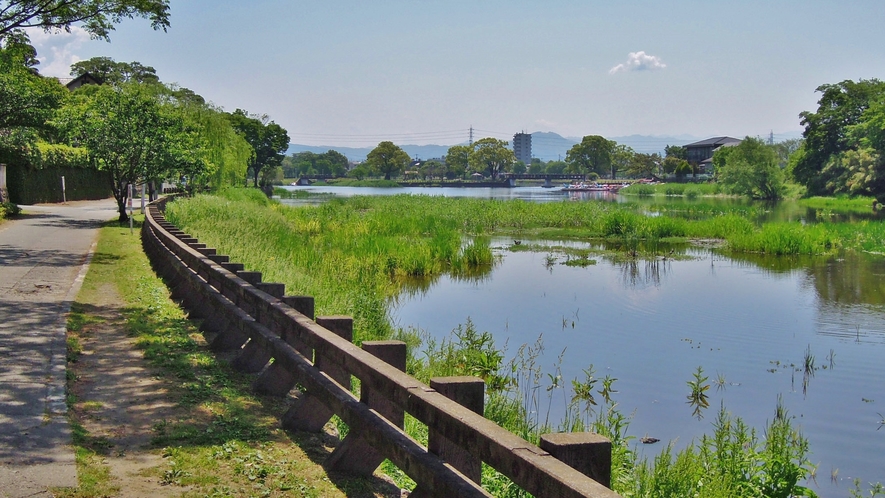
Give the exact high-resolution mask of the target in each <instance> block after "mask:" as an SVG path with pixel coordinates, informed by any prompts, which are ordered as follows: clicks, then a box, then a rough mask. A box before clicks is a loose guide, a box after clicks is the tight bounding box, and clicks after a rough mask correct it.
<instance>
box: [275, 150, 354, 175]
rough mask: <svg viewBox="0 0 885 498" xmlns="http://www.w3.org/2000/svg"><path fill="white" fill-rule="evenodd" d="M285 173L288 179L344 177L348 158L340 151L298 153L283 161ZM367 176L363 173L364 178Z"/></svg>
mask: <svg viewBox="0 0 885 498" xmlns="http://www.w3.org/2000/svg"><path fill="white" fill-rule="evenodd" d="M282 165H283V173H284V176H285V177H286V178H298V177H300V176H302V175H333V176H344V174H345V173H346V172H347V166H348V161H347V157H345V156H344V155H343V154H341V153H340V152H338V151H334V150H329V151H327V152H324V153H322V154H315V153H313V152H296V153H294V154H292V155H291V156H289V157H286V158H285V159H283V163H282ZM365 175H366V174H365V173H363V174H362V176H365Z"/></svg>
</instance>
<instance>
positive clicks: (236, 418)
mask: <svg viewBox="0 0 885 498" xmlns="http://www.w3.org/2000/svg"><path fill="white" fill-rule="evenodd" d="M109 302H110V303H114V304H113V305H110V304H108V303H109ZM109 316H110V317H111V318H109ZM114 317H116V318H114ZM107 327H120V328H121V329H122V330H121V333H122V335H123V336H124V337H125V336H126V335H128V336H129V337H131V338H132V343H133V347H135V348H137V349H138V350H140V351H141V352H142V353H143V356H144V362H145V365H146V366H147V368H149V369H150V370H151V375H152V376H153V378H154V379H157V380H159V381H160V382H161V384H162V387H163V389H165V390H166V391H167V392H168V397H167V399H166V400H165V404H168V405H169V406H170V407H171V408H169V409H170V410H172V412H171V415H164V417H163V418H161V419H157V420H155V421H154V424H153V426H152V428H151V429H150V434H148V437H147V439H148V441H149V442H148V444H147V446H146V447H145V448H143V450H144V452H146V454H148V455H152V456H153V457H154V458H159V460H160V462H159V464H158V465H156V466H154V467H151V468H149V469H147V470H145V471H144V472H143V474H144V475H145V476H146V477H148V478H150V479H151V480H152V481H153V482H156V483H159V484H161V485H164V486H167V487H166V488H164V489H165V491H164V492H163V494H167V493H168V492H169V491H171V490H173V489H177V490H178V491H177V493H181V494H182V496H194V497H197V496H200V497H202V496H293V495H294V496H314V497H320V496H323V497H325V496H389V495H390V494H396V496H398V489H395V488H393V487H392V486H390V485H389V484H387V483H385V482H383V481H380V480H378V479H355V478H347V477H341V478H339V477H334V478H333V479H330V476H328V475H326V473H325V472H324V471H323V469H322V467H321V465H320V462H322V460H323V459H325V457H326V456H327V455H328V453H329V451H330V448H329V447H328V441H326V440H324V438H323V437H321V436H319V435H311V434H290V433H286V432H284V431H282V430H281V429H280V428H279V421H278V416H279V415H280V414H281V413H283V412H284V411H285V409H286V407H285V406H283V405H282V403H281V401H280V400H278V399H274V398H264V397H260V396H256V395H254V394H252V391H251V381H252V378H251V377H250V376H247V375H243V374H240V373H237V372H235V371H234V370H232V369H231V368H230V367H229V366H228V364H227V361H226V360H225V359H224V358H220V357H218V356H216V355H215V354H214V353H212V352H211V351H209V350H208V348H207V347H206V344H205V342H204V341H203V339H202V335H201V334H200V333H199V331H198V330H197V328H196V325H195V324H194V323H192V322H191V321H189V320H188V319H187V317H186V315H185V313H184V312H183V311H182V310H181V309H180V308H179V307H178V306H177V305H176V303H175V302H173V301H172V300H171V299H170V298H169V291H168V289H167V288H166V286H165V285H164V283H163V282H162V281H161V280H160V279H158V278H157V277H156V276H155V274H154V272H153V270H152V269H151V267H150V265H149V263H148V261H147V258H146V256H145V255H144V253H143V251H142V248H141V242H140V238H139V236H138V231H136V232H135V235H134V236H133V235H130V234H129V229H128V228H123V229H121V228H119V227H118V226H116V224H115V223H111V224H109V225H107V226H106V227H105V228H103V229H102V230H101V233H100V236H99V241H98V246H97V249H96V252H95V257H94V259H93V262H92V264H91V265H90V269H89V272H88V274H87V276H86V279H85V281H84V284H83V288H82V290H81V292H80V294H79V295H78V297H77V302H76V303H75V304H74V306H73V309H72V313H71V315H70V317H69V321H68V360H69V373H68V381H69V385H68V392H69V393H70V394H69V396H68V404H69V407H70V409H71V414H72V415H71V416H72V425H73V427H74V445H75V450H76V460H77V467H78V474H79V482H80V485H79V486H78V487H77V488H75V489H70V490H58V492H57V495H59V496H71V497H100V496H116V495H118V494H119V493H120V492H121V490H125V489H127V487H128V486H127V483H126V482H125V481H120V480H119V478H118V477H114V476H112V475H111V472H110V470H109V466H108V464H107V462H108V460H111V459H113V458H117V457H121V456H122V455H119V454H118V451H119V450H118V449H117V448H115V446H114V438H113V436H105V435H101V434H91V433H90V432H89V431H88V430H87V428H86V427H87V425H88V424H87V422H88V419H89V417H90V416H92V415H91V412H92V411H94V410H96V409H99V408H100V403H97V402H96V401H94V400H91V399H88V398H79V397H78V396H77V395H76V393H77V392H78V391H79V390H80V389H79V386H78V383H79V382H81V379H80V377H79V375H80V374H88V372H79V371H78V367H77V364H78V361H80V358H81V355H82V354H83V352H84V349H88V348H89V346H88V345H89V344H90V341H96V340H99V341H100V340H103V339H102V337H103V334H104V333H106V332H103V330H106V328H107ZM84 345H85V346H84ZM121 353H122V352H121ZM114 378H115V377H112V378H109V379H107V380H103V382H106V383H107V384H108V385H107V388H109V389H110V388H113V387H114V386H113V385H112V384H113V382H114V380H113V379H114ZM116 387H117V388H121V386H116ZM125 388H126V386H122V389H121V390H122V391H123V392H126V389H125ZM122 403H123V404H126V405H127V406H128V405H129V404H132V403H144V400H140V399H132V400H124V401H122ZM136 406H137V405H136ZM143 409H145V410H147V409H150V407H148V406H143ZM131 430H132V431H134V430H135V429H134V428H133V429H131Z"/></svg>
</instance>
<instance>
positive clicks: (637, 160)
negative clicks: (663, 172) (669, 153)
mask: <svg viewBox="0 0 885 498" xmlns="http://www.w3.org/2000/svg"><path fill="white" fill-rule="evenodd" d="M662 162H663V159H662V158H661V155H660V154H657V153H655V154H645V153H641V152H639V153H636V154H633V157H632V158H630V163H629V164H628V165H627V169H626V173H627V175H628V176H631V177H633V178H650V177H651V176H652V175H654V174H656V173H658V171H659V170H660V168H661V164H662Z"/></svg>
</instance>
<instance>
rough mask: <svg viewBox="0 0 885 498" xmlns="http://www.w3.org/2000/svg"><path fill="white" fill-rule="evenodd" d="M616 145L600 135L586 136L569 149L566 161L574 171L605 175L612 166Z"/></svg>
mask: <svg viewBox="0 0 885 498" xmlns="http://www.w3.org/2000/svg"><path fill="white" fill-rule="evenodd" d="M616 145H617V144H616V143H615V142H613V141H611V140H606V139H605V138H603V137H601V136H599V135H590V136H586V137H584V138H583V139H582V140H581V142H580V143H577V144H575V145H573V146H572V148H571V149H569V150H568V152H567V153H566V155H565V161H566V163H568V164H569V166H570V168H571V169H572V170H574V171H582V172H586V173H596V174H598V175H604V174H606V173H608V171H609V169H610V168H611V165H612V153H613V152H614V149H615V146H616Z"/></svg>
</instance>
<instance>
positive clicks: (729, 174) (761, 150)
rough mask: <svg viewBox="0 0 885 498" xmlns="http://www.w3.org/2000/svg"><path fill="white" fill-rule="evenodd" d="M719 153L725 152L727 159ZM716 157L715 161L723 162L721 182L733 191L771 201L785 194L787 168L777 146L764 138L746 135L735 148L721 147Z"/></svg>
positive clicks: (723, 153) (718, 172) (714, 154)
mask: <svg viewBox="0 0 885 498" xmlns="http://www.w3.org/2000/svg"><path fill="white" fill-rule="evenodd" d="M720 149H724V150H723V152H720ZM728 149H731V150H728ZM717 154H722V155H724V160H722V158H719V159H716V156H717ZM713 157H714V162H716V163H720V164H722V166H721V167H720V168H718V169H717V179H718V181H719V182H720V183H721V184H722V185H723V186H724V187H725V188H726V189H728V190H730V191H731V192H734V193H736V194H740V195H746V196H748V197H752V198H754V199H767V200H775V199H779V198H781V196H782V195H783V192H784V186H785V184H784V171H783V169H781V167H780V166H779V165H778V157H777V154H776V153H775V151H774V149H773V148H772V147H770V146H768V145H766V144H765V143H764V142H763V141H762V140H759V139H758V138H750V137H746V138H745V139H744V141H743V142H741V143H740V144H738V145H736V146H734V147H720V148H719V149H717V150H716V152H714V153H713Z"/></svg>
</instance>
